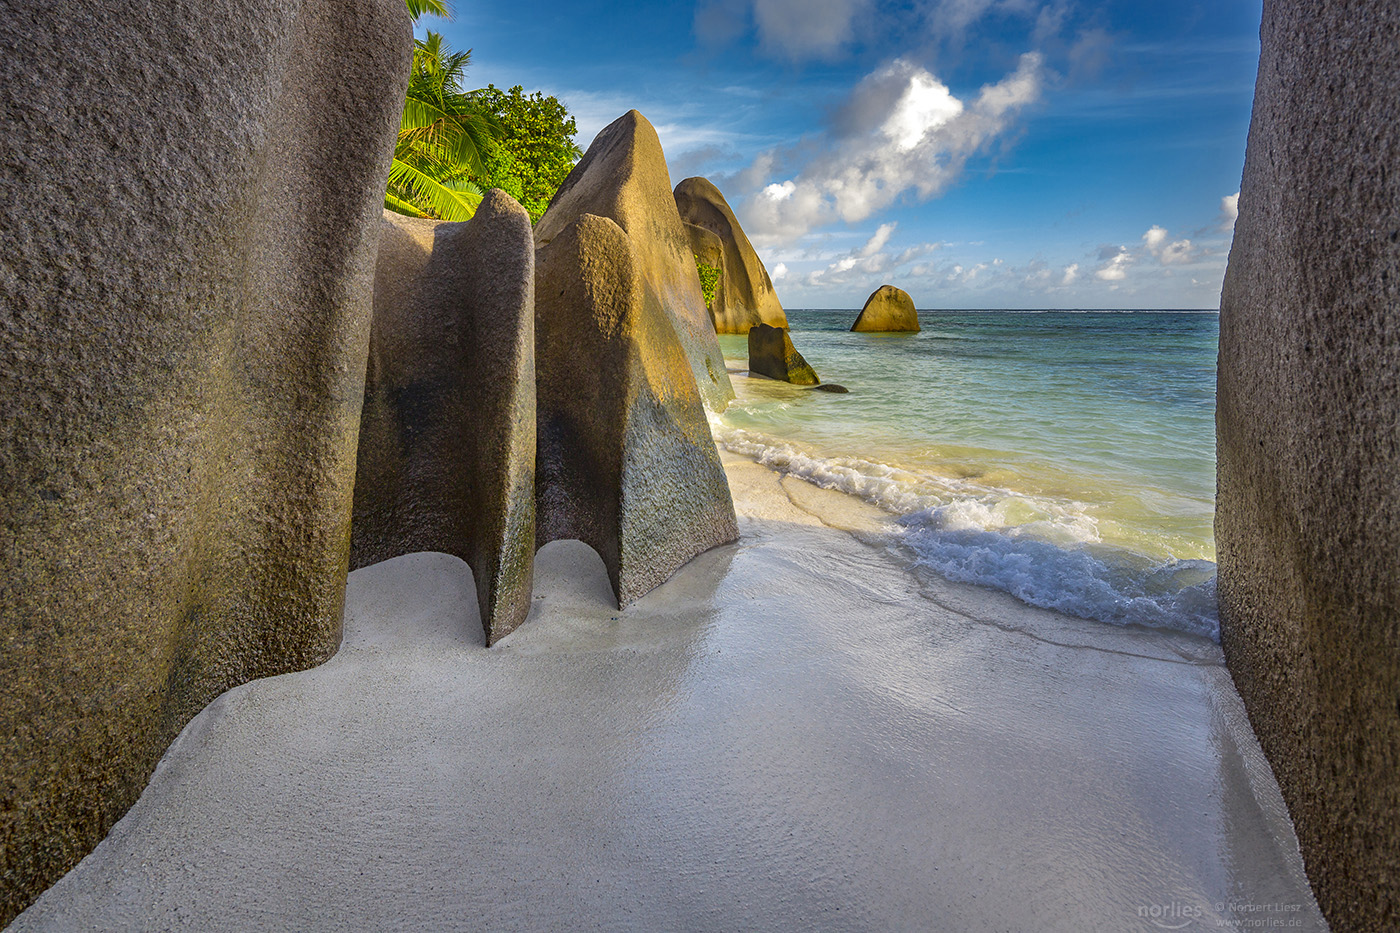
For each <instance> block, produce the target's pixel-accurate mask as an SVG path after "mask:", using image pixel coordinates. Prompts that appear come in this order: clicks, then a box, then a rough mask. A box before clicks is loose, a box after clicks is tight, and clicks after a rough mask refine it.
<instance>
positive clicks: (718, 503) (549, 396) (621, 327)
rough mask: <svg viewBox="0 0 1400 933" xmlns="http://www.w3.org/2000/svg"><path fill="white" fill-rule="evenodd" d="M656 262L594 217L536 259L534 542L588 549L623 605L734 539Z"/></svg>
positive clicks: (718, 469) (725, 492) (730, 507)
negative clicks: (571, 542)
mask: <svg viewBox="0 0 1400 933" xmlns="http://www.w3.org/2000/svg"><path fill="white" fill-rule="evenodd" d="M551 210H553V208H552V207H551ZM546 216H548V215H546ZM650 259H651V257H650V256H648V255H647V253H645V252H643V251H642V250H640V249H638V247H637V245H636V243H635V241H634V239H633V238H632V237H630V236H629V235H628V234H627V233H626V231H624V230H623V229H622V228H621V227H620V226H619V225H618V224H617V223H615V222H613V221H612V220H611V219H609V218H605V217H598V216H595V215H593V214H583V215H582V216H580V217H578V218H577V219H575V220H574V221H572V222H571V223H570V224H569V225H568V226H566V227H564V228H563V229H562V230H560V231H558V233H557V234H556V235H555V236H553V237H551V239H550V241H549V242H548V243H547V244H546V245H544V246H542V247H540V249H539V251H538V253H537V258H536V268H537V279H536V347H537V355H536V373H537V393H538V401H539V429H538V436H539V455H538V459H537V462H538V473H537V477H536V481H537V483H538V494H537V509H538V522H539V526H538V543H539V544H540V545H543V544H545V543H547V542H549V541H554V540H560V539H570V538H577V539H578V540H581V541H583V542H584V543H586V544H588V545H590V546H591V547H592V548H593V549H594V550H595V551H597V552H598V554H599V556H601V557H602V559H603V563H604V564H605V565H606V567H607V569H608V577H609V579H610V580H611V581H612V586H613V591H614V593H615V594H616V596H617V600H618V603H619V605H621V606H626V605H627V604H629V603H631V602H633V601H635V600H636V599H638V598H639V597H641V596H643V595H645V594H646V593H647V592H649V591H651V590H652V589H654V588H655V587H656V586H658V585H660V584H661V583H662V582H664V581H665V580H666V579H667V578H668V577H670V576H671V574H672V573H674V572H675V571H676V569H678V568H679V567H680V566H681V565H682V564H684V563H685V562H686V561H688V560H690V559H691V558H692V557H694V556H695V555H696V554H699V553H700V552H702V551H705V550H708V549H709V548H711V547H714V546H716V545H719V544H724V543H727V542H730V541H733V540H735V539H737V538H738V536H739V531H738V524H737V521H736V519H735V515H734V504H733V500H732V499H731V498H730V494H729V485H728V481H727V480H726V479H725V475H724V469H723V467H722V466H721V465H720V460H719V454H718V452H717V451H716V449H715V444H714V440H713V439H712V438H711V436H710V426H709V421H708V419H707V417H706V414H705V408H704V404H703V402H702V399H701V396H700V391H699V389H698V388H697V385H696V382H697V380H696V378H695V376H694V375H693V372H692V362H693V361H692V360H690V359H688V358H687V355H686V351H685V345H684V344H683V342H682V340H681V339H680V336H679V334H678V333H677V330H678V328H677V326H676V324H675V321H674V317H673V315H671V314H670V313H669V312H668V311H667V309H666V307H665V306H664V305H663V304H662V303H661V301H660V300H659V299H658V297H657V294H656V292H655V291H654V290H653V289H652V287H651V278H650V277H649V276H647V275H646V265H647V263H648V261H650ZM706 326H707V327H708V324H707V325H706ZM713 339H714V337H713V333H712V334H711V340H713Z"/></svg>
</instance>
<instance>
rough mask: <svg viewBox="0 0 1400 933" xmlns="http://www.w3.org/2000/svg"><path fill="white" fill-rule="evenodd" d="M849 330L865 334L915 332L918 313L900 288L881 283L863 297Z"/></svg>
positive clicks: (911, 301)
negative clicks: (867, 295)
mask: <svg viewBox="0 0 1400 933" xmlns="http://www.w3.org/2000/svg"><path fill="white" fill-rule="evenodd" d="M851 330H852V331H853V332H860V333H866V334H890V333H913V332H916V331H918V330H919V313H918V312H917V311H915V310H914V299H912V298H910V297H909V293H908V292H906V291H905V290H904V289H902V288H895V287H894V286H893V285H881V286H880V287H879V288H877V289H875V291H873V292H871V293H870V297H869V298H867V299H865V306H864V307H863V308H861V309H860V314H859V315H858V316H857V317H856V322H855V323H854V324H852V325H851Z"/></svg>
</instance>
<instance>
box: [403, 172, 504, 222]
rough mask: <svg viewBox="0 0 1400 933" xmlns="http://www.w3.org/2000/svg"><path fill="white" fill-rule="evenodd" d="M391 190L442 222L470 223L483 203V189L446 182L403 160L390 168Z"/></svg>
mask: <svg viewBox="0 0 1400 933" xmlns="http://www.w3.org/2000/svg"><path fill="white" fill-rule="evenodd" d="M389 187H390V188H391V189H398V191H399V192H401V193H402V194H404V195H407V196H406V197H404V198H403V200H408V201H411V202H412V203H413V204H414V206H416V207H418V208H420V209H422V210H424V211H425V212H428V213H431V214H434V215H436V216H437V217H438V218H439V219H441V220H470V219H471V217H472V215H473V214H475V213H476V206H477V205H478V204H480V203H481V191H480V189H478V188H477V187H476V186H475V185H473V184H471V183H470V182H460V181H455V182H443V181H440V180H438V179H436V178H434V177H432V176H431V175H429V174H427V173H426V172H423V171H421V170H419V169H418V168H415V167H414V166H412V165H410V164H409V163H407V162H404V161H402V160H400V159H395V160H394V161H393V164H392V165H391V166H390V167H389ZM387 199H388V198H387V195H386V202H387Z"/></svg>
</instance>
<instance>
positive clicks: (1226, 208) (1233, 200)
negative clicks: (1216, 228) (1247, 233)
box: [1220, 191, 1240, 230]
mask: <svg viewBox="0 0 1400 933" xmlns="http://www.w3.org/2000/svg"><path fill="white" fill-rule="evenodd" d="M1239 217H1240V193H1239V192H1238V191H1236V192H1235V193H1234V194H1227V195H1225V197H1223V198H1221V199H1220V229H1221V230H1234V229H1235V221H1236V220H1239Z"/></svg>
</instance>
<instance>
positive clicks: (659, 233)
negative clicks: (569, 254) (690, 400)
mask: <svg viewBox="0 0 1400 933" xmlns="http://www.w3.org/2000/svg"><path fill="white" fill-rule="evenodd" d="M584 214H595V215H597V216H599V217H607V218H609V219H611V220H612V221H614V222H615V223H616V224H617V225H618V226H619V227H621V228H622V230H623V232H624V233H626V234H627V236H628V237H629V238H630V239H631V241H632V248H633V254H634V258H635V264H636V269H637V273H638V275H639V276H640V277H641V280H642V283H643V287H644V288H645V289H646V290H647V291H649V292H650V293H651V296H652V298H653V299H654V300H655V301H656V303H657V305H658V306H659V307H660V308H661V309H662V310H663V311H664V312H665V313H666V314H668V315H669V316H670V317H671V320H672V323H673V327H674V329H675V331H676V334H677V336H678V337H679V338H680V341H681V346H682V347H683V348H684V349H685V353H686V357H687V358H688V359H689V360H690V365H691V368H692V369H693V371H694V372H695V381H696V383H697V384H698V385H699V387H700V392H701V395H702V397H703V398H704V399H705V401H706V403H707V404H708V405H709V406H710V407H711V408H713V409H715V410H722V409H723V408H724V406H725V405H727V404H728V403H729V401H730V400H731V399H733V398H734V387H733V386H732V385H731V384H730V382H729V373H728V371H727V370H725V368H724V354H723V353H721V352H720V349H719V342H718V341H717V340H716V339H715V330H714V326H713V325H712V324H711V323H710V313H709V311H707V310H706V309H705V299H704V297H703V296H702V295H701V293H700V279H699V277H698V275H697V274H696V271H695V256H694V254H693V253H692V252H691V249H690V239H689V237H687V236H686V232H685V227H684V225H683V224H682V223H681V217H680V213H679V212H678V211H677V210H676V202H675V198H674V197H673V196H672V193H671V178H670V175H669V174H668V173H667V170H666V156H665V154H664V153H662V151H661V141H660V140H659V139H657V137H656V130H655V129H653V128H652V125H651V124H650V123H648V122H647V119H646V117H644V116H642V115H641V114H640V113H638V112H637V111H635V110H629V111H628V112H627V113H625V114H623V115H622V116H621V117H619V118H618V119H616V120H614V121H613V122H612V123H611V124H609V125H608V126H607V127H606V128H605V129H604V130H603V131H602V132H601V133H599V134H598V136H597V138H596V139H594V140H593V144H592V145H591V146H589V147H588V152H586V153H585V154H584V156H583V158H582V159H581V160H580V161H579V163H578V165H575V166H574V170H573V171H572V172H570V173H569V177H568V178H566V179H564V184H562V185H561V186H560V187H559V190H558V192H556V193H555V195H554V199H553V200H552V201H550V203H549V209H548V210H547V211H545V213H544V216H543V217H541V218H540V222H539V224H537V225H536V227H535V245H536V246H537V247H543V246H546V245H548V244H549V243H550V241H551V240H553V239H554V238H555V237H557V236H558V235H559V234H560V233H562V232H563V230H564V229H565V228H566V227H568V226H569V225H570V224H572V223H573V222H574V221H575V220H577V219H578V218H579V217H581V216H582V215H584Z"/></svg>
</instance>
